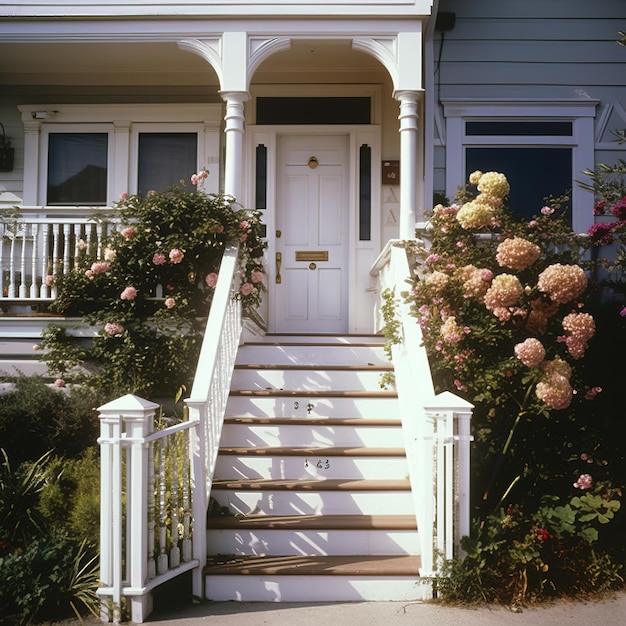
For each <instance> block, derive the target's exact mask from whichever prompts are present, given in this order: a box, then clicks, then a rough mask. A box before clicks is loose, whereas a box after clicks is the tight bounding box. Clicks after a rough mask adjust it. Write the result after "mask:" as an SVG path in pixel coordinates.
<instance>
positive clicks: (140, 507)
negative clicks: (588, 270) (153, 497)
mask: <svg viewBox="0 0 626 626" xmlns="http://www.w3.org/2000/svg"><path fill="white" fill-rule="evenodd" d="M158 406H159V405H158V404H155V403H154V402H149V401H148V400H144V399H143V398H139V397H137V396H134V395H131V394H128V395H126V396H123V397H121V398H117V399H116V400H113V401H112V402H109V403H108V404H105V405H103V406H101V407H100V408H99V409H98V411H99V413H100V423H101V439H100V446H101V463H102V467H101V485H100V492H101V529H100V538H101V543H100V559H101V578H102V583H103V585H104V586H105V587H108V588H110V589H111V594H110V598H111V601H112V613H113V615H112V617H113V622H114V623H116V624H117V623H119V621H120V619H121V601H122V585H123V582H124V581H125V582H126V583H127V585H128V586H129V587H130V590H131V599H130V607H131V619H132V621H134V622H138V623H141V622H143V621H144V619H145V617H146V616H147V614H148V613H149V612H150V611H151V610H152V594H151V592H150V591H144V590H143V588H144V586H145V584H146V582H147V579H148V552H149V550H148V484H149V479H148V471H149V466H148V457H149V449H148V443H147V442H146V437H147V436H148V435H150V434H151V433H152V431H153V427H154V414H155V411H156V409H157V408H158ZM122 445H125V446H128V447H127V448H126V471H125V476H124V475H123V468H122V463H123V454H122ZM124 477H125V480H123V478H124ZM123 486H125V489H126V526H125V527H124V524H123V508H124V507H123V502H122V492H123ZM124 533H125V539H126V541H125V557H126V567H125V568H124V567H123V565H122V562H123V561H122V556H123V555H122V550H123V549H124V541H123V538H124ZM124 569H125V570H126V572H125V573H126V575H124ZM106 603H107V600H106V599H105V600H104V602H103V608H102V612H101V616H102V618H103V621H104V617H105V613H107V615H106V617H107V620H106V621H108V611H107V608H108V607H107V606H106Z"/></svg>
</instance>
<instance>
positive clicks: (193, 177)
mask: <svg viewBox="0 0 626 626" xmlns="http://www.w3.org/2000/svg"><path fill="white" fill-rule="evenodd" d="M191 184H192V185H197V184H198V175H197V174H192V175H191Z"/></svg>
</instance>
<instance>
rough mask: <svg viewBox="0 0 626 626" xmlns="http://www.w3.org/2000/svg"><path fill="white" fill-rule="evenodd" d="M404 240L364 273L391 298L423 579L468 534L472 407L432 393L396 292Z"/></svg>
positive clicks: (417, 339) (417, 332)
mask: <svg viewBox="0 0 626 626" xmlns="http://www.w3.org/2000/svg"><path fill="white" fill-rule="evenodd" d="M406 243H408V242H405V241H401V240H391V241H390V242H389V243H388V244H387V245H386V246H385V249H384V250H383V252H382V253H381V254H380V256H379V257H378V259H377V261H376V263H375V264H374V265H373V267H372V269H371V271H370V274H371V275H372V276H376V277H378V283H379V293H380V296H381V303H380V306H381V307H382V306H383V305H384V302H383V301H382V300H383V295H384V293H385V292H386V291H387V290H388V291H387V293H388V294H391V295H392V296H393V297H394V299H395V300H396V301H397V306H396V307H395V311H396V321H397V322H398V324H399V325H398V329H397V333H396V334H397V342H394V343H393V344H392V360H393V367H394V372H395V384H396V389H397V392H398V400H399V403H400V412H401V418H402V428H403V432H404V438H405V445H406V455H407V461H408V465H409V478H410V480H411V486H412V492H413V503H414V509H415V515H416V518H417V526H418V531H419V537H420V542H421V561H422V567H421V570H420V574H421V576H422V577H429V576H433V575H434V574H435V572H436V570H437V558H438V557H441V558H445V559H450V558H452V557H453V556H454V555H455V554H459V553H460V552H459V543H460V539H461V537H462V536H464V535H468V534H469V523H470V519H469V517H470V512H469V477H470V449H469V447H470V441H471V439H472V437H471V435H470V419H471V414H472V408H473V405H472V404H470V403H469V402H466V401H465V400H463V399H462V398H460V397H458V396H456V395H455V394H453V393H450V392H445V393H442V394H439V395H437V396H435V393H434V387H433V382H432V377H431V373H430V366H429V363H428V357H427V355H426V350H425V348H424V346H423V344H422V333H421V329H420V327H419V324H418V323H417V320H416V318H415V317H414V316H412V315H411V314H410V305H408V304H407V303H406V302H404V299H403V298H401V297H400V293H401V292H402V291H408V289H409V285H408V284H407V280H408V279H410V277H411V275H412V274H411V266H410V263H409V259H408V257H407V247H406V245H405V244H406Z"/></svg>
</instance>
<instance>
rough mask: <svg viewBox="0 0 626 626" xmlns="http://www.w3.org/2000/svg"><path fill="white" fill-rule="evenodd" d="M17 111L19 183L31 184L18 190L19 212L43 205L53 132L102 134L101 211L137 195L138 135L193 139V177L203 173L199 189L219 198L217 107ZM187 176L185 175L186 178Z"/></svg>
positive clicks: (44, 106)
mask: <svg viewBox="0 0 626 626" xmlns="http://www.w3.org/2000/svg"><path fill="white" fill-rule="evenodd" d="M18 110H19V111H20V112H21V115H22V124H23V126H24V133H25V136H24V180H25V181H35V183H34V184H32V185H25V186H24V193H23V205H24V206H32V207H36V206H41V207H43V206H45V205H46V200H47V185H48V181H47V178H48V143H49V135H50V133H54V132H63V133H80V132H84V133H92V132H99V133H103V132H104V133H108V137H109V140H108V149H107V200H106V206H112V205H113V204H114V203H115V202H116V201H117V200H119V198H120V196H121V195H122V194H124V193H135V192H136V190H137V171H138V163H137V157H138V140H139V132H161V133H168V132H194V133H196V134H197V136H198V141H197V155H196V157H197V165H196V171H198V170H200V169H202V168H204V167H206V168H207V169H208V170H209V175H208V177H207V178H206V179H205V180H204V183H203V189H204V190H205V191H206V192H207V193H219V181H220V170H221V167H222V160H223V159H222V150H221V139H220V138H221V128H222V123H223V117H224V115H223V104H221V103H220V104H217V103H209V104H206V103H201V104H190V103H181V104H170V103H168V104H110V105H105V104H94V105H91V104H75V105H51V104H39V105H20V106H18ZM193 173H194V172H189V176H191V174H193ZM81 206H83V207H84V206H89V205H81ZM98 206H100V205H98ZM68 208H72V209H73V208H74V207H73V206H72V207H68ZM77 208H79V207H77Z"/></svg>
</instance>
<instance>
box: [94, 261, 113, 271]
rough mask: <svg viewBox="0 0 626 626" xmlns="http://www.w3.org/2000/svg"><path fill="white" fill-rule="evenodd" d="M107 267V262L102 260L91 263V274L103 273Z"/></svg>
mask: <svg viewBox="0 0 626 626" xmlns="http://www.w3.org/2000/svg"><path fill="white" fill-rule="evenodd" d="M108 269H109V264H108V263H105V262H104V261H100V262H96V263H92V264H91V271H92V273H93V274H104V273H105V272H106V271H107V270H108Z"/></svg>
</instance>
